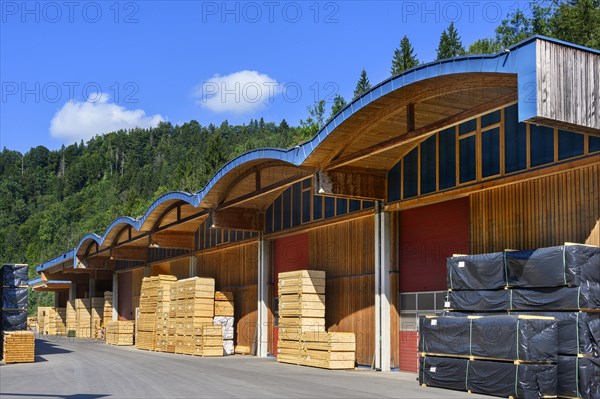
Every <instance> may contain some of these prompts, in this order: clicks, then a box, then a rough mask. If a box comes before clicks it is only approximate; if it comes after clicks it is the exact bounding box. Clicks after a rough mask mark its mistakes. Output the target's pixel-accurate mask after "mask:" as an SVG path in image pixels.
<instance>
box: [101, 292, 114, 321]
mask: <svg viewBox="0 0 600 399" xmlns="http://www.w3.org/2000/svg"><path fill="white" fill-rule="evenodd" d="M112 311H113V294H112V292H111V291H105V292H104V317H103V319H104V323H105V324H106V322H107V321H109V320H112Z"/></svg>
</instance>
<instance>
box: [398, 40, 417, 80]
mask: <svg viewBox="0 0 600 399" xmlns="http://www.w3.org/2000/svg"><path fill="white" fill-rule="evenodd" d="M417 65H419V60H418V59H417V56H416V54H415V50H414V48H413V46H412V44H411V43H410V40H408V37H407V36H406V35H404V37H403V38H402V40H401V41H400V48H397V49H396V50H394V58H393V59H392V70H391V74H392V76H396V75H399V74H401V73H402V72H404V71H406V70H407V69H410V68H414V67H416V66H417Z"/></svg>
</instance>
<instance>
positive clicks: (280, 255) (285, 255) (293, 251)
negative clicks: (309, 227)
mask: <svg viewBox="0 0 600 399" xmlns="http://www.w3.org/2000/svg"><path fill="white" fill-rule="evenodd" d="M274 246H275V249H274V254H273V265H274V271H275V273H273V280H274V281H273V295H274V296H275V298H276V297H277V296H278V295H279V293H278V290H277V281H278V278H277V277H278V275H279V273H281V272H291V271H294V270H304V269H308V233H301V234H296V235H294V236H290V237H284V238H278V239H276V240H274ZM276 311H277V309H273V312H276ZM277 339H278V329H277V327H276V326H274V327H273V355H275V356H277Z"/></svg>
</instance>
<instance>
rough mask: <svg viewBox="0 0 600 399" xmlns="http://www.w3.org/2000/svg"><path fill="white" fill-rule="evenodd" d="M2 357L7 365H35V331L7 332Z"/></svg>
mask: <svg viewBox="0 0 600 399" xmlns="http://www.w3.org/2000/svg"><path fill="white" fill-rule="evenodd" d="M2 355H3V359H4V361H5V362H6V363H33V362H34V361H35V334H34V333H33V331H5V332H4V347H3V353H2Z"/></svg>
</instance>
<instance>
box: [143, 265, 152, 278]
mask: <svg viewBox="0 0 600 399" xmlns="http://www.w3.org/2000/svg"><path fill="white" fill-rule="evenodd" d="M151 274H152V272H151V270H150V266H144V277H150V275H151Z"/></svg>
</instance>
